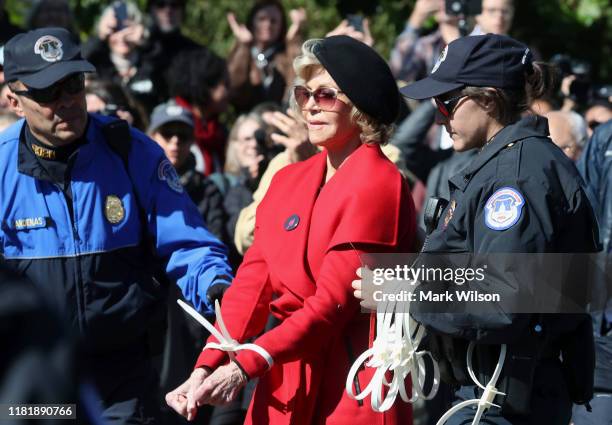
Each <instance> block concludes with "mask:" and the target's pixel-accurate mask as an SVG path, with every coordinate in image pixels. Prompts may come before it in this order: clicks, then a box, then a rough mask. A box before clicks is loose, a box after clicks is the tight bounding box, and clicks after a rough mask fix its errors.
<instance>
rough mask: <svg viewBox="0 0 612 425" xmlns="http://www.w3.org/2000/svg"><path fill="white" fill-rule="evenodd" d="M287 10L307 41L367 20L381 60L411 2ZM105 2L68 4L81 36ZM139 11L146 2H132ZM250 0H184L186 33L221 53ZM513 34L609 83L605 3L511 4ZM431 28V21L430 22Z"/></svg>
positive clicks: (611, 66) (19, 4) (298, 3)
mask: <svg viewBox="0 0 612 425" xmlns="http://www.w3.org/2000/svg"><path fill="white" fill-rule="evenodd" d="M33 2H34V0H7V1H6V3H7V9H8V10H9V12H10V13H11V16H12V18H13V21H14V22H18V23H22V22H23V21H24V17H25V16H26V15H27V12H28V10H29V9H30V8H31V4H32V3H33ZM282 2H283V4H284V5H285V7H286V9H287V10H289V9H291V8H296V7H304V8H306V10H307V12H308V26H307V29H306V34H305V35H306V37H307V38H311V37H322V36H324V35H325V33H326V32H328V31H329V30H331V29H332V28H334V27H335V26H336V25H337V24H338V23H339V22H340V19H341V17H342V16H344V15H345V14H346V13H362V14H364V15H366V16H369V17H370V22H371V23H370V27H371V30H372V34H373V36H374V39H375V40H376V48H377V49H378V51H379V52H380V53H381V54H383V55H384V56H385V57H388V55H389V51H390V49H391V47H392V45H393V40H394V38H395V37H396V35H397V34H399V32H401V30H402V28H403V26H404V24H405V21H406V19H407V17H408V16H409V14H410V11H411V10H412V7H413V6H414V3H415V0H283V1H282ZM108 3H110V2H100V1H97V0H70V4H71V5H72V7H73V10H74V13H75V16H76V18H77V23H78V25H79V29H80V31H81V33H82V35H83V37H86V36H87V34H88V33H89V32H90V31H91V29H92V28H93V25H94V24H95V20H96V18H97V16H99V13H100V11H101V10H102V9H103V8H104V6H106V5H107V4H108ZM136 3H138V4H139V5H140V6H141V8H142V9H143V10H144V8H145V5H146V0H136ZM251 4H252V1H251V0H188V5H187V22H186V27H185V32H186V33H187V34H188V35H190V36H191V37H193V38H194V39H196V40H198V41H200V42H202V43H203V44H205V45H207V46H209V47H211V48H212V49H213V50H215V51H216V52H218V53H219V54H221V55H224V54H226V53H227V52H228V51H229V49H230V48H231V45H232V43H233V37H232V33H231V30H230V29H229V26H228V24H227V20H226V18H225V15H226V13H227V12H229V11H234V12H235V13H236V14H237V16H238V17H239V18H240V19H242V20H244V19H245V18H246V15H247V13H248V11H249V8H250V6H251ZM515 6H516V14H515V18H514V25H513V30H512V35H513V36H515V37H516V38H518V39H520V40H522V41H524V42H526V43H528V44H529V45H531V46H534V47H536V48H537V49H538V50H539V51H540V53H541V54H542V56H543V58H544V59H548V58H550V56H552V55H553V54H555V53H569V54H570V55H571V56H572V57H575V58H578V59H582V60H587V61H588V62H590V63H591V64H592V66H593V77H594V79H595V80H598V81H600V82H606V81H607V82H610V81H611V80H612V30H611V29H612V7H610V5H609V0H515ZM432 24H433V23H432Z"/></svg>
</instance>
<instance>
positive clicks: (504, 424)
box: [447, 362, 572, 425]
mask: <svg viewBox="0 0 612 425" xmlns="http://www.w3.org/2000/svg"><path fill="white" fill-rule="evenodd" d="M481 394H482V390H481V389H480V388H478V387H476V386H463V387H460V388H459V390H457V392H456V393H455V397H456V399H455V401H454V402H453V405H455V404H458V403H460V402H462V401H464V400H469V399H475V398H476V399H477V398H480V395H481ZM530 406H531V408H530V410H531V412H530V413H529V414H527V415H507V414H504V413H502V412H501V411H500V409H498V408H496V407H492V408H490V409H488V410H487V411H486V412H485V414H484V415H483V416H482V418H481V420H480V423H481V424H482V425H568V424H569V423H570V419H571V416H572V402H571V400H570V398H569V393H568V390H567V386H566V384H565V381H564V379H563V375H562V373H561V368H560V366H559V363H558V362H545V363H542V364H540V365H539V366H538V369H537V371H536V375H535V377H534V383H533V390H532V393H531V402H530ZM476 409H477V405H473V407H472V406H470V407H465V408H463V409H461V410H459V411H458V412H457V413H456V414H455V415H453V416H452V417H451V418H450V419H449V420H448V422H447V425H470V424H471V423H472V419H473V418H474V415H475V413H476Z"/></svg>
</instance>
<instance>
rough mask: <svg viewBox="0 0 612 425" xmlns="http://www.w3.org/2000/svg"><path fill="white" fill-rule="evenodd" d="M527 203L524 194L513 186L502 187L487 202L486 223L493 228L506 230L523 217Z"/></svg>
mask: <svg viewBox="0 0 612 425" xmlns="http://www.w3.org/2000/svg"><path fill="white" fill-rule="evenodd" d="M524 205H525V200H524V199H523V195H521V194H520V193H519V192H518V191H517V190H516V189H513V188H511V187H502V188H501V189H498V190H496V191H495V193H494V194H493V195H491V196H490V197H489V199H488V200H487V203H486V204H485V210H486V212H485V224H486V225H487V227H488V228H489V229H492V230H506V229H509V228H510V227H512V226H514V225H515V224H516V222H517V221H518V220H519V218H520V217H521V211H522V209H523V206H524Z"/></svg>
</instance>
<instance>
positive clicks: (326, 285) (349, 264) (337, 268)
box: [236, 247, 363, 378]
mask: <svg viewBox="0 0 612 425" xmlns="http://www.w3.org/2000/svg"><path fill="white" fill-rule="evenodd" d="M362 253H363V252H362V251H356V250H354V249H353V248H352V247H337V248H335V249H333V250H331V251H329V252H328V253H327V255H326V256H325V259H324V261H323V264H322V266H321V270H320V274H319V278H318V279H317V282H316V286H317V289H316V292H315V294H314V295H313V296H311V297H308V298H306V300H305V301H304V306H303V307H302V308H300V309H299V310H296V311H294V312H293V313H292V314H291V315H290V316H289V317H287V318H286V319H285V320H284V321H283V322H282V323H281V324H279V325H278V326H277V327H275V328H273V329H271V330H270V331H268V332H266V333H265V334H263V335H262V336H260V337H259V338H257V339H256V340H255V341H254V343H255V344H257V345H259V346H261V347H263V348H264V349H265V350H266V351H267V352H268V353H269V354H270V356H272V359H273V360H274V362H275V363H285V362H289V361H293V360H297V359H300V358H304V357H309V356H313V355H316V354H317V353H318V352H320V348H321V346H323V345H324V344H326V342H327V341H328V340H329V339H330V338H333V336H334V335H336V334H338V333H339V332H341V331H342V329H343V328H344V326H345V324H346V323H347V321H348V320H349V319H350V318H351V317H353V316H354V315H355V314H356V313H357V311H358V309H359V301H358V300H357V299H356V298H355V297H354V296H353V290H352V287H351V282H352V281H353V280H354V279H355V278H356V275H355V270H357V268H358V267H359V266H360V265H361V262H360V258H359V256H360V254H362ZM236 361H237V362H238V363H239V364H240V365H241V366H242V369H243V370H244V371H245V372H246V373H247V375H248V376H249V377H250V378H255V377H258V376H261V375H262V374H264V373H265V372H266V370H267V369H268V364H267V362H266V361H265V359H263V358H262V357H261V356H260V355H259V354H257V353H255V352H252V351H246V350H244V351H241V352H240V353H239V354H238V355H237V356H236Z"/></svg>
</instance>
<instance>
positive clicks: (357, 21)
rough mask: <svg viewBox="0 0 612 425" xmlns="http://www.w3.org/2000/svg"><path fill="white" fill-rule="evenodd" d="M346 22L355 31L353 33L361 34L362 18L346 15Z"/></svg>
mask: <svg viewBox="0 0 612 425" xmlns="http://www.w3.org/2000/svg"><path fill="white" fill-rule="evenodd" d="M346 21H347V22H348V24H349V25H350V26H351V27H353V28H354V29H355V31H359V32H363V16H361V15H347V16H346Z"/></svg>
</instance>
